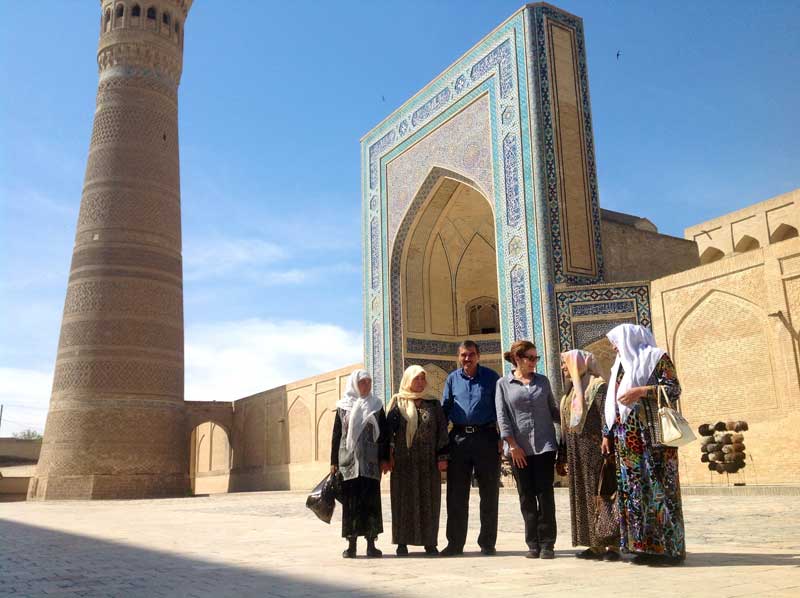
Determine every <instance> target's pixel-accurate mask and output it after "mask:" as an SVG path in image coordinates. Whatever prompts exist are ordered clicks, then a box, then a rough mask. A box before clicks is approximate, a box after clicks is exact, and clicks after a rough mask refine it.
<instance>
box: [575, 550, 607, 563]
mask: <svg viewBox="0 0 800 598" xmlns="http://www.w3.org/2000/svg"><path fill="white" fill-rule="evenodd" d="M575 558H577V559H588V560H591V561H599V560H601V559H602V558H603V553H602V552H595V551H594V550H592V549H591V548H587V549H586V550H584V551H583V552H579V553H577V554H576V555H575Z"/></svg>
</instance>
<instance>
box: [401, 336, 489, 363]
mask: <svg viewBox="0 0 800 598" xmlns="http://www.w3.org/2000/svg"><path fill="white" fill-rule="evenodd" d="M460 344H461V343H460V342H458V341H440V340H436V339H429V338H413V337H408V338H406V352H407V353H422V354H424V355H448V356H452V357H453V359H455V355H456V354H457V353H458V347H459V346H460ZM478 346H479V347H480V350H481V354H482V355H488V354H493V353H500V350H501V345H500V341H499V340H487V341H480V342H478Z"/></svg>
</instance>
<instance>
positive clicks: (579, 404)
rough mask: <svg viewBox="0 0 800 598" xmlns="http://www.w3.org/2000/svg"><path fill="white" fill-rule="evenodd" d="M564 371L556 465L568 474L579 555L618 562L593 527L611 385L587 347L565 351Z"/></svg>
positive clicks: (616, 554) (574, 541) (614, 549)
mask: <svg viewBox="0 0 800 598" xmlns="http://www.w3.org/2000/svg"><path fill="white" fill-rule="evenodd" d="M561 372H562V373H563V375H564V379H565V381H566V391H565V394H564V396H563V398H562V399H561V430H562V438H561V443H562V446H561V448H560V449H559V454H558V463H557V466H556V467H557V469H558V470H559V473H560V474H561V475H565V474H566V473H567V472H568V473H569V501H570V515H571V517H570V519H571V521H572V545H573V546H588V548H587V549H586V550H584V551H583V552H579V553H578V554H576V555H575V556H577V557H578V558H582V559H595V560H600V559H603V560H609V561H618V560H619V559H620V556H619V552H618V550H619V549H618V547H617V546H616V545H612V546H604V545H603V542H601V541H600V540H598V538H597V536H596V534H595V528H594V517H595V500H594V497H595V494H596V493H597V488H598V484H599V482H600V471H601V468H602V467H603V453H602V452H601V450H600V446H601V444H602V441H603V413H604V411H603V406H604V404H605V398H606V391H607V384H606V381H605V380H603V378H602V376H601V374H600V370H599V369H598V366H597V362H596V360H595V358H594V355H592V354H591V353H589V352H588V351H578V350H573V351H567V352H565V353H562V354H561ZM608 467H613V466H612V465H608ZM609 471H612V470H609ZM607 541H608V540H606V542H607Z"/></svg>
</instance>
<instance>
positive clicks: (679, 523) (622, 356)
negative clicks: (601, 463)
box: [603, 324, 686, 565]
mask: <svg viewBox="0 0 800 598" xmlns="http://www.w3.org/2000/svg"><path fill="white" fill-rule="evenodd" d="M607 336H608V339H609V340H610V341H611V344H612V345H613V346H614V348H615V349H616V351H617V358H616V360H615V361H614V366H613V367H612V369H611V378H610V380H609V384H608V392H607V394H606V404H605V409H604V411H605V432H606V434H607V435H606V437H605V438H604V439H603V452H608V451H609V450H611V444H612V442H613V447H614V451H615V453H616V461H617V504H618V507H619V514H620V534H621V538H620V547H621V548H622V550H623V552H628V553H633V554H635V555H636V556H635V558H634V561H633V562H634V563H636V564H646V565H679V564H680V563H682V562H683V561H684V559H685V558H686V537H685V533H684V527H683V507H682V504H681V488H680V482H679V480H678V449H677V448H675V447H670V446H664V445H662V444H659V443H658V442H657V438H655V437H654V431H653V428H652V426H651V425H650V424H648V421H652V417H650V418H648V412H649V413H650V414H651V415H652V414H653V410H655V418H656V419H657V418H658V414H657V411H658V409H657V405H658V393H659V392H661V391H660V390H659V386H660V387H662V388H663V391H664V394H665V395H666V397H667V399H668V401H669V403H670V406H671V407H675V406H676V403H677V401H678V399H679V398H680V395H681V387H680V384H679V383H678V378H677V376H676V375H675V366H674V365H673V363H672V360H671V359H670V358H669V355H667V353H666V351H664V350H663V349H659V348H658V347H657V346H656V341H655V338H654V337H653V334H652V333H651V332H650V331H649V330H648V329H647V328H644V327H642V326H637V325H634V324H621V325H620V326H617V327H616V328H614V329H613V330H611V332H609V333H608V335H607Z"/></svg>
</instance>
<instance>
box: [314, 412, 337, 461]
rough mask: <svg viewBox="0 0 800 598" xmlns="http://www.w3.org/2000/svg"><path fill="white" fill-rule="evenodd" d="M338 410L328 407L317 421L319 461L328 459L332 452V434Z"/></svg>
mask: <svg viewBox="0 0 800 598" xmlns="http://www.w3.org/2000/svg"><path fill="white" fill-rule="evenodd" d="M335 421H336V410H330V409H326V410H325V411H323V412H322V415H321V416H320V418H319V421H318V422H317V461H327V459H328V456H329V455H330V454H331V436H332V435H333V424H334V422H335Z"/></svg>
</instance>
